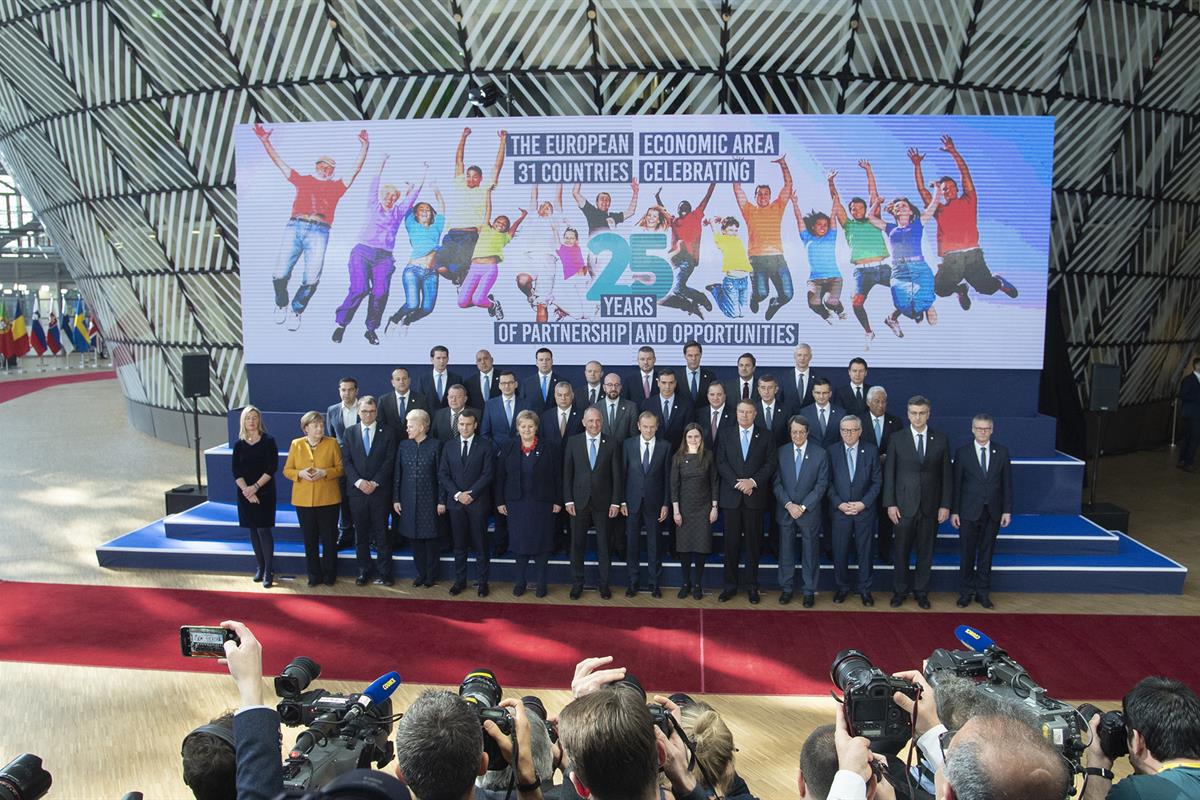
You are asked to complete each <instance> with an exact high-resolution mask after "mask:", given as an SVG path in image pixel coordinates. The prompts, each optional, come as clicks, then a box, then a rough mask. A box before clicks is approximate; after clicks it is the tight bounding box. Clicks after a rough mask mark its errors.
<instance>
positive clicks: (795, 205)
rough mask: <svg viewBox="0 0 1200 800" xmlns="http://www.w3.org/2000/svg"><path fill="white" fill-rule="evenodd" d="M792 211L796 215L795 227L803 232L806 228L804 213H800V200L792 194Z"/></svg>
mask: <svg viewBox="0 0 1200 800" xmlns="http://www.w3.org/2000/svg"><path fill="white" fill-rule="evenodd" d="M792 213H793V214H795V215H796V229H797V230H799V231H800V232H801V233H804V232H805V231H806V230H808V228H807V227H806V226H805V224H804V215H803V214H801V213H800V201H799V200H797V199H796V195H794V194H793V195H792Z"/></svg>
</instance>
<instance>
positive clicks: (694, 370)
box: [233, 342, 1013, 608]
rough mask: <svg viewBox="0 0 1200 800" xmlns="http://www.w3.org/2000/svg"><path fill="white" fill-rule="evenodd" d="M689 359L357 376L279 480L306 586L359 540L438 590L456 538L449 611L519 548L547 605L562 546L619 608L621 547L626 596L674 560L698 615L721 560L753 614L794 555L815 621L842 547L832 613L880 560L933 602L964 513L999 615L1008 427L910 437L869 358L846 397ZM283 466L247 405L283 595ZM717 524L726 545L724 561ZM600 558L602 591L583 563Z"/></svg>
mask: <svg viewBox="0 0 1200 800" xmlns="http://www.w3.org/2000/svg"><path fill="white" fill-rule="evenodd" d="M683 355H684V360H685V366H682V367H667V368H663V367H659V366H658V365H657V358H656V354H655V352H654V349H653V348H651V347H642V348H641V349H640V350H639V351H638V354H637V368H636V369H635V370H633V371H632V372H630V373H629V374H627V375H625V376H621V375H619V374H617V373H615V372H607V373H606V372H605V371H604V368H603V366H602V365H601V364H600V363H599V362H595V361H592V362H589V363H588V364H587V365H586V366H585V367H584V374H583V378H584V380H583V382H581V383H573V382H572V381H571V380H569V379H568V378H567V377H565V376H563V375H562V374H560V373H558V372H556V371H555V369H554V356H553V353H552V352H551V351H550V350H549V349H548V348H541V349H539V350H538V351H537V353H536V357H535V360H536V370H535V371H534V372H533V374H531V375H529V376H528V377H525V378H524V379H521V380H518V378H517V376H516V375H515V374H514V373H513V372H512V371H511V370H506V369H501V368H498V367H496V366H495V365H494V363H493V359H492V356H491V354H490V353H489V352H488V351H486V350H480V351H479V352H478V354H477V355H476V367H477V369H476V371H475V372H474V373H473V374H471V375H470V376H469V377H467V378H465V379H464V378H463V377H462V376H460V375H458V374H455V373H454V372H452V371H450V369H449V367H448V365H449V351H448V350H447V348H445V347H443V346H440V345H439V346H435V347H433V348H432V350H431V351H430V362H431V364H430V367H429V369H427V370H421V371H420V372H419V373H418V374H417V375H416V376H415V377H414V376H413V375H410V373H409V371H408V370H407V369H404V368H397V369H395V370H394V371H393V372H392V379H391V387H390V389H389V391H387V392H385V393H383V394H380V395H378V396H371V395H362V396H360V395H359V391H358V384H357V381H356V380H355V379H353V378H349V377H348V378H343V379H342V380H341V381H340V382H339V385H338V391H339V395H340V399H339V402H337V403H334V404H333V405H331V406H330V407H329V408H328V410H327V411H326V412H325V413H321V412H319V411H309V412H307V413H306V414H304V415H303V416H302V417H301V420H300V427H301V429H302V431H303V434H304V435H302V436H300V437H299V438H297V439H295V440H293V441H292V442H291V444H290V446H289V448H288V452H287V460H286V463H285V464H284V467H283V474H284V475H285V476H286V477H287V478H288V479H289V480H290V481H291V482H292V496H291V501H292V504H293V505H294V506H295V508H296V514H297V517H298V520H299V524H300V528H301V530H302V532H303V536H304V550H305V560H306V567H307V573H308V584H309V585H310V586H315V585H317V584H319V583H322V582H324V583H326V584H333V583H334V582H335V581H336V572H337V550H338V549H339V547H349V546H351V540H352V541H353V545H352V546H353V547H354V548H355V551H356V562H357V568H358V575H357V579H356V583H357V584H359V585H364V584H366V583H368V582H369V581H371V580H372V579H374V582H375V583H377V584H382V585H387V586H390V585H393V583H394V577H393V553H394V548H395V546H396V544H397V542H398V541H399V540H400V539H401V538H403V539H406V540H408V542H409V543H410V544H411V547H412V555H413V563H414V567H415V570H416V578H415V579H414V581H413V585H414V586H424V587H430V586H433V585H434V584H435V583H436V582H437V579H438V568H439V562H440V555H441V552H442V548H443V543H444V542H451V543H452V547H453V552H454V582H453V584H452V585H451V587H450V593H451V594H452V595H457V594H460V593H462V592H463V591H464V590H465V589H466V588H467V586H468V578H469V566H470V564H469V559H468V553H469V551H471V550H473V551H474V556H475V558H474V572H475V574H474V578H475V583H474V585H475V587H476V588H477V592H478V594H479V595H480V596H487V595H488V593H489V585H488V583H489V575H490V560H491V557H492V555H493V554H500V553H511V555H512V556H513V557H514V559H515V562H516V580H515V582H514V586H513V594H514V595H516V596H521V595H523V594H524V593H525V592H526V591H527V588H528V584H529V583H533V584H534V589H535V593H536V595H537V596H538V597H545V596H546V595H547V593H548V592H549V587H548V585H547V567H548V562H549V559H550V556H551V555H552V554H553V553H554V552H556V551H563V550H565V551H567V552H569V554H570V565H571V588H570V597H571V599H578V598H579V597H580V596H581V595H582V593H583V591H584V587H585V584H586V585H594V586H596V587H597V588H598V590H599V593H600V596H601V597H602V598H604V599H608V598H610V597H611V596H612V590H611V588H610V586H611V583H612V582H613V581H612V578H613V575H612V572H613V568H612V562H613V560H614V559H613V556H614V553H615V554H616V555H617V556H618V557H619V558H620V557H623V559H624V562H625V565H626V569H625V575H624V577H625V579H626V584H627V588H626V590H625V594H626V596H628V597H633V596H635V595H636V594H637V593H638V592H639V590H641V589H642V588H643V586H644V587H645V588H646V589H648V591H649V592H650V593H651V594H652V595H653V596H654V597H661V596H662V591H661V587H660V581H661V578H662V574H663V572H662V562H663V556H664V555H665V554H666V552H668V551H669V552H671V553H673V555H674V556H676V557H678V559H679V562H680V565H681V569H682V585H681V586H680V588H679V598H680V599H683V598H686V597H688V596H689V595H690V596H692V597H694V598H696V599H701V598H702V597H703V594H704V593H703V590H702V588H701V587H702V585H703V575H704V567H705V565H706V564H707V563H708V561H709V558H710V555H711V554H712V553H713V552H714V549H718V551H723V562H722V563H723V567H722V569H723V588H722V591H721V592H720V595H719V596H718V599H719V600H720V601H721V602H726V601H729V600H730V599H732V598H734V597H735V596H737V595H738V593H739V591H741V590H743V589H744V591H745V592H746V595H747V597H748V599H749V602H751V603H755V604H756V603H758V602H760V599H761V595H760V584H759V560H760V555H761V552H762V550H763V549H764V546H765V548H766V549H768V550H769V551H771V552H772V553H773V554H775V555H776V556H777V557H778V566H779V571H778V589H779V592H780V593H779V598H778V600H779V602H780V603H781V604H784V605H786V604H788V603H790V602H791V601H792V600H793V598H794V597H795V595H796V594H797V593H799V594H800V595H801V597H802V603H803V605H804V606H805V607H811V606H813V604H814V602H815V598H816V594H817V585H818V579H819V577H820V566H821V558H822V553H823V552H824V553H825V554H827V555H830V556H831V557H832V561H833V577H834V589H835V591H834V594H833V602H835V603H842V602H844V601H845V600H846V599H847V598H848V597H849V596H850V595H851V594H852V593H853V594H857V595H858V597H859V599H860V600H861V602H862V603H863V605H867V606H871V605H874V602H875V601H874V598H873V596H872V567H873V562H874V559H875V556H876V548H877V547H878V553H879V556H880V558H881V559H883V560H890V562H891V564H892V567H893V584H892V597H891V605H892V606H893V607H899V606H901V605H902V604H903V603H904V602H905V600H906V599H907V598H908V597H910V596H911V597H914V598H915V600H916V602H917V604H918V605H919V606H920V607H921V608H929V607H930V600H929V592H930V579H931V570H932V562H933V552H934V544H935V541H936V538H937V531H938V526H939V525H940V524H941V523H943V522H945V521H946V520H947V519H949V520H950V521H951V523H952V525H953V526H954V527H955V528H956V529H957V530H958V536H959V550H960V564H959V597H958V605H959V606H960V607H965V606H967V605H968V604H970V603H971V602H972V601H976V602H978V603H979V604H980V605H982V606H983V607H984V608H992V607H993V602H992V600H991V597H990V588H991V562H992V555H993V552H994V546H995V541H996V537H997V535H998V533H999V529H1000V528H1002V527H1005V526H1007V525H1008V524H1009V523H1010V521H1011V518H1012V503H1013V481H1012V466H1011V461H1010V457H1009V452H1008V450H1007V448H1006V447H1005V446H1004V445H1002V444H998V443H997V442H995V441H993V440H992V432H993V421H992V419H991V417H989V416H988V415H986V414H978V415H976V416H975V417H974V419H973V420H972V423H971V432H972V435H973V441H972V442H970V443H969V444H966V445H964V446H963V447H961V448H959V449H958V450H957V452H955V453H953V457H952V453H951V448H950V443H949V440H948V439H947V437H946V435H945V434H944V433H942V432H941V431H938V430H935V429H933V428H931V427H930V426H929V421H930V413H931V404H930V401H929V400H928V399H927V398H925V397H922V396H919V395H918V396H914V397H911V398H909V399H908V401H907V407H906V412H907V425H906V424H905V423H904V422H903V421H902V420H901V419H900V418H899V417H897V416H896V415H893V414H891V413H888V410H887V393H886V391H885V390H884V389H883V387H881V386H872V385H870V384H869V383H867V370H868V367H867V363H866V361H864V360H863V359H861V358H855V359H852V360H851V361H850V363H849V365H848V369H847V377H848V380H847V381H846V382H845V383H843V384H841V385H839V386H838V387H836V388H835V387H834V386H833V384H832V382H831V381H830V380H829V379H828V378H826V377H821V376H819V375H817V374H814V372H813V371H812V370H811V369H810V367H809V364H810V362H811V361H812V356H813V353H812V348H811V347H810V346H809V345H807V344H800V345H798V346H797V347H796V348H795V349H794V352H793V357H794V361H795V365H794V369H787V370H786V372H781V373H780V374H766V373H764V372H760V371H759V370H758V369H757V363H756V359H755V357H754V355H752V354H750V353H745V354H743V355H742V356H740V357H739V358H738V361H737V376H736V377H735V378H732V379H730V380H727V381H724V382H722V381H720V380H718V378H717V376H716V375H715V373H714V372H713V371H712V370H710V369H708V368H706V367H703V366H702V365H701V360H702V357H703V348H702V347H701V345H700V344H699V343H697V342H689V343H688V344H687V345H686V346H685V347H684V350H683ZM414 372H417V371H416V370H414ZM278 453H279V451H278V449H277V446H276V444H275V441H274V440H273V439H272V438H271V437H270V435H268V433H267V432H266V430H265V429H264V425H263V419H262V414H261V413H260V412H259V410H258V409H256V408H254V407H253V406H247V407H246V408H245V409H243V411H242V414H241V424H240V431H239V436H238V441H237V442H236V443H235V445H234V448H233V472H234V477H235V480H236V482H237V486H238V489H239V491H240V495H239V497H238V519H239V524H240V525H241V526H243V527H245V528H247V529H248V530H249V533H250V539H251V542H252V544H253V547H254V552H255V557H256V560H257V564H258V569H257V571H256V573H255V580H256V581H261V582H262V583H263V585H264V586H266V587H268V588H269V587H270V586H271V585H272V584H273V581H274V571H273V559H272V555H273V548H274V545H273V537H272V528H273V527H274V525H275V505H276V502H275V501H276V492H275V485H276V472H277V469H278ZM718 520H721V523H722V525H721V528H722V539H723V544H722V545H721V547H720V548H714V536H713V528H714V525H715V524H716V523H717V522H718ZM489 523H492V524H489ZM591 531H594V532H595V535H594V541H593V540H591V539H590V537H589V533H590V532H591ZM372 549H374V553H375V556H374V559H372ZM590 550H594V559H595V562H596V566H595V569H596V574H595V575H594V576H589V575H588V574H587V571H586V569H585V567H586V566H587V560H588V559H587V558H586V557H587V556H588V555H589V551H590ZM914 552H915V554H916V566H915V569H913V568H911V566H910V565H911V561H912V556H913V554H914ZM643 553H644V554H645V561H644V567H643V558H642V554H643ZM797 560H799V561H800V564H801V569H800V576H799V585H798V586H797V583H796V572H797V570H796V564H797ZM530 562H533V569H532V574H530V573H531V570H530ZM852 566H854V567H856V570H855V571H854V572H852V570H851V567H852ZM643 575H644V576H645V578H646V580H645V581H644V582H643V580H642V579H643ZM589 577H590V578H592V579H591V580H589ZM620 577H621V576H620V575H618V576H617V578H618V579H619V578H620Z"/></svg>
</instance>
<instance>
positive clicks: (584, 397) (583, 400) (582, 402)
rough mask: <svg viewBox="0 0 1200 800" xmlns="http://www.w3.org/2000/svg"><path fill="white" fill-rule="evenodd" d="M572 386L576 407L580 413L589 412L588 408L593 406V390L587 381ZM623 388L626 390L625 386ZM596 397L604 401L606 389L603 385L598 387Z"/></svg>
mask: <svg viewBox="0 0 1200 800" xmlns="http://www.w3.org/2000/svg"><path fill="white" fill-rule="evenodd" d="M571 385H572V387H573V388H574V389H575V407H576V408H578V409H579V411H580V413H582V412H584V411H587V409H588V406H590V405H591V404H592V397H591V391H592V390H591V389H590V388H588V385H587V381H583V382H582V383H580V384H578V385H576V384H571ZM622 388H624V385H622ZM596 397H597V400H598V401H603V400H604V387H603V385H602V384H597V385H596Z"/></svg>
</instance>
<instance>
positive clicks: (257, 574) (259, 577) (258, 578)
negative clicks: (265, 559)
mask: <svg viewBox="0 0 1200 800" xmlns="http://www.w3.org/2000/svg"><path fill="white" fill-rule="evenodd" d="M262 579H263V568H262V567H259V568H258V569H256V570H255V571H254V582H255V583H258V582H259V581H261V580H262Z"/></svg>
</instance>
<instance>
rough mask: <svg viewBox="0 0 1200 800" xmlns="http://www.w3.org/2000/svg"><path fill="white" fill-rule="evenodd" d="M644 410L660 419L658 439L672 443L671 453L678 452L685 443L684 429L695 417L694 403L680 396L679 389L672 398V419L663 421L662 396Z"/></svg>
mask: <svg viewBox="0 0 1200 800" xmlns="http://www.w3.org/2000/svg"><path fill="white" fill-rule="evenodd" d="M643 409H644V410H646V411H650V412H652V413H653V414H654V416H656V417H658V438H660V439H666V440H667V442H669V443H670V445H671V452H675V451H676V450H678V449H679V445H680V443H682V442H683V429H684V428H686V427H687V424H688V423H689V422H691V421H692V419H693V417H694V415H695V411H694V410H693V408H692V401H691V400H689V399H688V397H687V394H686V393H684V394H680V393H679V390H678V389H677V390H676V391H675V394H674V395H672V396H671V417H670V419H663V399H662V395H655V396H654V397H653V398H652V399H651V400H649V401H648V402H647V403H646V404H645V405H644V406H643Z"/></svg>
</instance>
